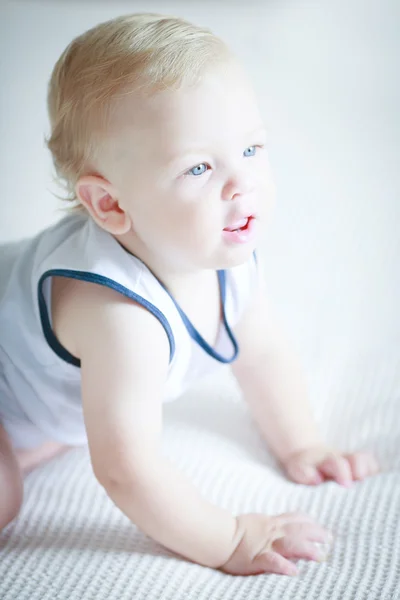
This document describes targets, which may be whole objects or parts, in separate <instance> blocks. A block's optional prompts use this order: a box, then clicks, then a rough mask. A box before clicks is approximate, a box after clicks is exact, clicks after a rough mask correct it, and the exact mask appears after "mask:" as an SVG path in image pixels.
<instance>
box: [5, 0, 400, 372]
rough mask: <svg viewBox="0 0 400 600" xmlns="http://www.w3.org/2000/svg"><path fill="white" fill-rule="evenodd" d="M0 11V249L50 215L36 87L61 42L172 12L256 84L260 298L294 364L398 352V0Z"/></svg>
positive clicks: (23, 6) (48, 5) (28, 6)
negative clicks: (260, 158)
mask: <svg viewBox="0 0 400 600" xmlns="http://www.w3.org/2000/svg"><path fill="white" fill-rule="evenodd" d="M0 7H1V8H0V11H1V12H0V86H1V87H0V92H1V93H0V177H1V201H0V241H2V242H4V241H7V240H11V239H16V238H20V237H23V236H26V235H29V234H31V233H34V232H36V231H38V230H39V229H40V228H41V227H43V226H45V225H46V224H48V223H50V222H52V221H53V220H55V219H56V218H58V216H59V213H58V212H57V208H58V207H59V206H60V203H59V202H58V201H57V200H56V199H55V198H54V196H53V195H52V192H55V193H57V192H58V191H59V190H58V189H57V187H56V186H55V185H54V184H53V183H52V168H51V162H50V157H49V155H48V152H47V150H46V149H45V147H44V142H43V139H44V136H45V135H46V134H47V133H48V124H47V114H46V86H47V81H48V78H49V76H50V72H51V69H52V67H53V65H54V63H55V61H56V60H57V58H58V56H59V54H60V53H61V52H62V50H63V49H64V48H65V46H66V45H67V44H68V43H69V42H70V40H71V39H72V38H73V37H74V36H76V35H78V34H79V33H81V32H82V31H84V30H85V29H88V28H89V27H91V26H93V25H94V24H95V23H97V22H100V21H102V20H105V19H108V18H111V17H113V16H116V15H118V14H121V13H127V12H135V11H151V12H162V13H169V14H177V15H181V16H184V17H186V18H188V19H190V20H193V21H194V22H197V23H199V24H203V25H206V26H208V27H210V28H212V29H213V30H214V31H215V32H216V33H217V34H219V35H221V36H222V37H224V38H225V39H226V40H227V41H228V42H229V43H230V45H231V46H232V48H233V49H234V51H236V53H237V54H239V55H240V56H241V58H242V60H243V61H244V63H245V64H246V65H247V67H248V69H249V71H250V73H251V75H252V76H253V79H254V83H255V85H256V87H257V89H258V92H259V95H260V102H261V106H262V110H263V114H264V116H265V119H266V122H267V124H268V129H269V152H270V157H271V162H272V165H273V169H274V172H275V178H276V182H277V186H278V206H277V209H276V212H275V218H274V220H273V222H272V223H271V225H270V227H269V229H268V231H266V232H265V235H264V237H263V240H262V243H261V249H262V254H263V256H264V260H265V268H266V271H267V275H268V281H269V287H270V292H271V296H272V298H273V300H274V303H275V305H276V307H277V309H278V311H279V312H280V313H281V315H282V316H283V318H284V320H285V322H286V323H287V329H288V331H289V332H290V334H291V336H292V339H293V340H294V342H295V343H296V344H297V345H298V346H299V348H300V349H301V351H302V354H303V357H304V360H305V361H307V360H308V359H310V361H311V362H312V364H314V365H315V364H316V361H321V360H322V361H329V360H332V361H342V362H343V364H345V363H346V361H347V364H351V361H357V362H358V361H359V360H361V361H362V360H364V359H365V361H366V363H365V364H367V362H368V361H371V357H373V356H375V354H376V355H378V354H379V352H381V351H383V349H386V350H387V349H388V348H394V349H397V351H398V348H399V340H400V316H399V306H400V276H399V270H400V266H399V258H400V141H399V139H400V135H399V134H400V118H399V107H400V84H399V73H400V68H399V67H400V64H399V63H400V59H399V55H400V42H399V31H400V3H399V2H397V1H396V0H392V1H390V0H335V1H332V0H330V1H329V0H320V1H314V2H305V1H303V0H291V1H290V0H276V1H270V2H268V1H266V0H265V1H263V2H262V1H260V2H254V1H253V2H251V1H246V2H239V1H231V2H229V1H228V0H226V1H222V0H216V1H215V2H212V1H211V0H208V1H207V0H205V1H202V2H200V1H195V0H193V1H192V2H177V1H171V2H154V1H150V0H149V1H146V2H145V1H144V0H143V1H141V2H140V1H133V2H103V3H101V2H88V1H86V2H73V1H72V2H68V3H66V2H65V3H64V2H60V1H56V0H54V1H53V2H42V1H37V2H35V1H31V2H19V1H14V2H4V1H3V2H1V0H0ZM0 276H1V274H0ZM368 357H369V358H368ZM372 363H373V358H372ZM310 364H311V363H310ZM368 364H370V363H369V362H368Z"/></svg>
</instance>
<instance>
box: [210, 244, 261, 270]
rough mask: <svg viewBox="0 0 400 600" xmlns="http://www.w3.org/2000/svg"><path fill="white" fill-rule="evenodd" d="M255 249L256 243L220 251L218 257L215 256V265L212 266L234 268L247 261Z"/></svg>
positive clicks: (218, 268)
mask: <svg viewBox="0 0 400 600" xmlns="http://www.w3.org/2000/svg"><path fill="white" fill-rule="evenodd" d="M254 251H255V244H246V246H242V247H239V248H228V249H224V251H222V252H219V253H218V257H215V260H214V261H213V263H214V264H213V265H212V266H210V268H213V269H217V270H220V269H232V268H233V267H238V266H240V265H243V264H244V263H246V262H247V261H248V260H250V258H251V257H252V255H253V253H254Z"/></svg>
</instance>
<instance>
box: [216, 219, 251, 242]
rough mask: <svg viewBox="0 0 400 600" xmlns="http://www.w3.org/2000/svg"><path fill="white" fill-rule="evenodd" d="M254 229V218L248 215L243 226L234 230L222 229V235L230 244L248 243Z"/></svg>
mask: <svg viewBox="0 0 400 600" xmlns="http://www.w3.org/2000/svg"><path fill="white" fill-rule="evenodd" d="M255 229H256V228H255V218H254V217H249V218H248V220H247V223H246V225H245V226H244V227H242V228H241V229H236V230H235V231H229V230H228V229H224V230H223V232H222V235H223V237H224V239H225V240H226V241H227V242H230V243H232V244H248V243H249V242H251V241H252V240H253V238H254V235H255Z"/></svg>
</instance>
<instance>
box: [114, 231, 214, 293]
mask: <svg viewBox="0 0 400 600" xmlns="http://www.w3.org/2000/svg"><path fill="white" fill-rule="evenodd" d="M114 237H115V238H116V239H117V241H118V242H119V243H120V244H121V245H122V246H123V247H124V248H125V250H127V251H128V252H129V253H130V254H132V255H133V256H136V257H137V258H139V259H140V260H141V261H142V262H143V263H144V264H145V265H146V267H147V268H148V269H150V271H151V272H152V273H153V275H155V277H157V279H159V280H160V281H161V283H163V284H164V286H165V287H166V288H167V289H168V291H169V292H170V293H171V294H172V295H173V296H179V295H180V292H181V291H183V290H185V291H187V290H188V289H190V288H191V287H196V288H197V289H199V285H201V283H200V282H202V281H204V280H205V279H206V278H207V277H209V276H210V269H196V268H190V267H188V266H187V265H185V264H171V263H170V262H166V261H165V260H164V257H163V256H162V255H161V254H157V255H154V253H153V252H151V250H150V249H149V248H147V247H146V246H145V245H144V244H143V243H141V241H140V240H138V239H137V238H133V237H132V236H130V235H127V236H125V235H122V236H114ZM213 271H214V270H213ZM200 289H201V288H200Z"/></svg>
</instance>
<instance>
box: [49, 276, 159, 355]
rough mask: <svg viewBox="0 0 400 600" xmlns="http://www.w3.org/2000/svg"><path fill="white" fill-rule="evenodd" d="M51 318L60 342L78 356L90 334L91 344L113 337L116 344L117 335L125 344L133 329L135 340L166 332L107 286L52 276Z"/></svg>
mask: <svg viewBox="0 0 400 600" xmlns="http://www.w3.org/2000/svg"><path fill="white" fill-rule="evenodd" d="M51 318H52V328H53V331H54V333H55V335H56V337H57V338H58V340H59V342H60V343H61V345H62V346H64V347H65V348H66V349H67V350H68V352H70V354H72V355H73V356H76V357H77V358H80V350H79V347H80V345H81V342H82V338H83V337H87V336H91V339H92V340H93V343H94V344H99V343H102V340H104V343H105V344H107V343H109V342H110V339H111V338H112V341H113V344H115V345H116V346H117V345H118V339H117V336H119V339H120V345H124V344H123V339H124V337H126V335H128V336H129V335H131V332H132V331H134V332H135V339H140V338H141V337H143V336H146V337H148V338H158V337H163V336H164V335H165V333H164V331H163V330H162V328H161V327H160V324H159V323H158V321H157V320H156V319H154V317H153V316H152V315H151V314H150V313H149V312H148V311H146V310H145V309H144V308H143V307H142V306H140V305H138V304H136V303H135V302H134V301H133V300H131V299H130V298H128V297H126V296H124V295H123V294H120V293H119V292H117V291H116V290H114V289H112V288H110V287H107V286H104V285H100V284H97V283H92V282H88V281H82V280H76V279H72V278H67V277H58V276H57V277H53V280H52V289H51ZM155 341H156V340H155ZM85 344H86V341H85ZM161 345H163V344H161Z"/></svg>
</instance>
